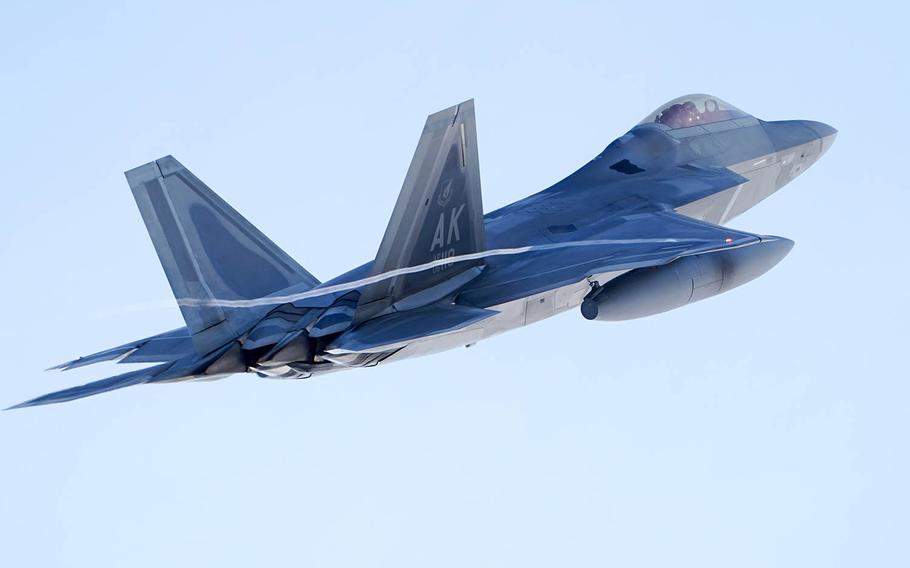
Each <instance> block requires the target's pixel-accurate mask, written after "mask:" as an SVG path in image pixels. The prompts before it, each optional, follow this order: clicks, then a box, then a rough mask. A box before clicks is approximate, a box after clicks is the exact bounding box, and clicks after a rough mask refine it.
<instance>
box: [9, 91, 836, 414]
mask: <svg viewBox="0 0 910 568" xmlns="http://www.w3.org/2000/svg"><path fill="white" fill-rule="evenodd" d="M835 136H836V130H834V129H833V128H831V127H830V126H828V125H825V124H823V123H819V122H814V121H801V120H790V121H776V122H766V121H762V120H759V119H757V118H755V117H753V116H751V115H749V114H747V113H745V112H743V111H741V110H739V109H736V108H735V107H733V106H732V105H729V104H728V103H725V102H723V101H721V100H720V99H716V98H715V97H711V96H710V95H688V96H686V97H680V98H678V99H674V100H673V101H670V102H669V103H667V104H666V105H663V106H662V107H660V108H658V109H657V110H655V112H654V113H652V114H651V115H649V116H648V117H647V118H646V119H645V120H644V121H642V122H641V123H639V124H637V125H636V126H634V127H633V128H632V129H631V130H630V131H629V132H627V133H626V134H624V135H623V136H621V137H620V138H618V139H616V140H615V141H613V142H612V143H611V144H609V145H608V146H607V147H606V148H605V149H604V150H603V152H601V153H600V154H598V155H597V156H596V157H595V158H594V159H592V160H591V161H590V162H588V163H587V164H585V165H584V166H583V167H581V168H580V169H579V170H578V171H576V172H574V173H573V174H571V175H569V176H568V177H566V178H565V179H563V180H562V181H560V182H558V183H556V184H554V185H553V186H551V187H549V188H547V189H545V190H543V191H541V192H539V193H536V194H534V195H531V196H529V197H527V198H525V199H522V200H520V201H517V202H515V203H513V204H511V205H508V206H506V207H503V208H501V209H498V210H496V211H493V212H491V213H488V214H487V215H483V214H482V205H481V196H480V173H479V166H478V156H477V135H476V125H475V118H474V106H473V101H467V102H465V103H462V104H461V105H457V106H454V107H450V108H448V109H445V110H443V111H440V112H438V113H435V114H433V115H431V116H430V117H429V118H428V119H427V123H426V126H425V127H424V131H423V133H422V135H421V138H420V141H419V143H418V146H417V150H416V152H415V155H414V158H413V161H412V163H411V167H410V168H409V170H408V174H407V176H406V178H405V182H404V184H403V186H402V190H401V194H400V196H399V199H398V202H397V203H396V206H395V209H394V212H393V215H392V219H391V220H390V222H389V225H388V228H387V229H386V232H385V235H384V237H383V239H382V243H381V245H380V247H379V252H378V254H377V256H376V260H375V261H373V262H370V263H367V264H364V265H362V266H359V267H356V268H354V269H352V270H350V271H349V272H347V273H344V274H342V275H340V276H337V277H335V278H333V279H331V280H329V281H327V282H325V283H322V284H320V283H319V282H318V281H317V280H316V279H315V278H314V277H313V276H312V275H311V274H309V273H308V272H307V271H306V270H304V269H303V268H302V267H300V266H299V265H298V264H297V263H296V262H294V261H293V260H292V259H290V257H288V256H287V255H286V254H285V253H284V252H283V251H281V250H280V249H279V248H278V247H277V246H275V244H274V243H272V242H271V241H270V240H268V238H266V237H265V236H264V235H263V234H262V233H261V232H259V231H258V230H257V229H255V228H254V227H253V226H252V225H250V224H249V223H248V222H247V221H246V220H244V219H243V218H242V217H241V216H240V215H239V214H238V213H237V212H236V211H234V210H233V209H231V208H230V206H228V205H227V204H226V203H224V201H222V200H221V199H220V198H218V197H217V196H216V195H215V194H214V192H212V191H211V190H210V189H209V188H208V187H206V186H205V185H204V184H203V183H202V182H201V181H200V180H199V179H198V178H196V177H195V176H193V175H192V174H191V173H190V172H189V171H187V170H186V169H185V168H183V166H181V165H180V164H179V163H178V162H177V161H176V160H174V159H173V158H171V157H166V158H162V159H160V160H158V161H156V162H151V163H149V164H146V165H144V166H140V167H139V168H136V169H134V170H131V171H129V172H127V180H128V181H129V184H130V187H131V188H132V190H133V194H134V196H135V198H136V201H137V204H138V205H139V210H140V212H141V213H142V217H143V220H144V221H145V223H146V227H147V229H148V231H149V234H150V236H151V238H152V241H153V243H154V244H155V249H156V251H157V253H158V255H159V258H160V260H161V264H162V266H163V267H164V270H165V274H166V275H167V278H168V280H169V282H170V284H171V287H172V289H173V291H174V294H175V296H176V297H177V300H178V304H179V305H180V308H181V311H182V313H183V316H184V319H185V321H186V327H185V328H182V329H179V330H173V331H171V332H167V333H163V334H159V335H157V336H152V337H149V338H145V339H142V340H138V341H134V342H130V343H126V344H124V345H121V346H119V347H115V348H112V349H108V350H105V351H101V352H99V353H96V354H93V355H89V356H87V357H83V358H80V359H77V360H75V361H70V362H68V363H64V364H63V365H61V366H59V367H58V368H61V369H67V368H74V367H78V366H82V365H88V364H92V363H96V362H101V361H115V360H119V361H122V362H137V361H144V362H152V361H155V362H158V361H161V362H162V364H160V365H157V366H154V367H150V368H148V369H143V370H141V371H136V372H132V373H126V374H123V375H119V376H117V377H112V378H110V379H104V380H101V381H96V382H94V383H89V384H87V385H83V386H80V387H75V388H72V389H66V390H64V391H60V392H58V393H51V394H49V395H44V396H42V397H38V398H36V399H33V400H31V401H28V402H25V403H23V404H21V405H18V406H31V405H37V404H48V403H53V402H62V401H65V400H72V399H75V398H80V397H83V396H89V395H91V394H96V393H99V392H106V391H109V390H113V389H116V388H121V387H123V386H130V385H134V384H142V383H157V382H177V381H187V380H209V379H212V378H218V377H221V376H225V375H226V374H229V373H234V372H244V371H246V372H255V373H257V374H258V375H259V376H262V377H270V378H279V379H300V378H306V377H309V376H312V375H314V374H322V373H328V372H334V371H337V370H342V369H346V368H351V367H363V366H375V365H379V364H383V363H386V362H390V361H395V360H399V359H403V358H408V357H415V356H420V355H426V354H429V353H434V352H437V351H441V350H444V349H451V348H453V347H457V346H461V345H469V344H472V343H475V342H477V341H480V340H482V339H485V338H488V337H491V336H493V335H496V334H498V333H502V332H505V331H508V330H510V329H514V328H516V327H520V326H523V325H527V324H530V323H534V322H537V321H540V320H542V319H545V318H548V317H550V316H552V315H554V314H557V313H560V312H562V311H566V310H569V309H573V308H577V307H578V306H579V305H584V306H585V307H584V308H583V311H584V312H585V315H586V316H589V317H595V318H597V319H626V318H629V317H639V316H642V315H648V314H653V313H658V312H660V311H664V310H667V309H672V308H674V307H678V306H680V305H685V304H687V303H691V302H694V301H697V300H699V299H703V298H706V297H710V296H712V295H716V294H718V293H722V292H723V291H726V290H728V289H730V288H732V287H734V286H739V285H741V284H743V283H745V282H748V281H750V280H752V279H754V278H756V277H757V276H759V275H761V274H763V273H764V272H766V271H767V270H769V269H770V268H771V267H772V266H774V265H775V264H776V263H777V262H778V261H780V259H781V258H783V256H784V255H785V254H786V253H787V252H788V251H789V250H790V247H791V246H792V242H791V241H789V240H787V239H781V238H778V237H762V236H760V235H754V234H751V233H745V232H742V231H736V230H733V229H729V228H726V227H724V226H723V224H724V223H726V222H728V221H729V220H731V219H733V218H735V217H736V216H737V215H739V214H741V213H742V212H744V211H746V210H747V209H749V208H750V207H753V206H754V205H755V204H757V203H759V202H760V201H762V200H763V199H765V198H767V197H768V196H770V195H771V194H772V193H774V192H775V191H777V190H779V189H780V188H781V187H782V186H783V185H785V184H787V183H789V182H790V181H792V180H793V179H795V178H796V177H797V176H799V175H801V174H802V173H803V172H804V171H805V170H806V169H807V168H808V167H809V166H811V165H812V164H813V163H815V161H817V160H818V159H819V158H820V157H821V155H822V154H824V153H825V152H826V151H827V150H828V149H829V148H830V146H831V144H832V143H833V141H834V138H835ZM585 298H587V299H588V301H587V302H583V300H584V299H585Z"/></svg>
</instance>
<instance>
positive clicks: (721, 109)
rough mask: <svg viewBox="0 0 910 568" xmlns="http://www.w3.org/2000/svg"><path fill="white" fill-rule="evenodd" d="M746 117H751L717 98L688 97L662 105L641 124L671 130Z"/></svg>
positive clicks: (707, 96) (708, 96) (705, 96)
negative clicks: (659, 126)
mask: <svg viewBox="0 0 910 568" xmlns="http://www.w3.org/2000/svg"><path fill="white" fill-rule="evenodd" d="M744 116H749V115H748V114H746V113H744V112H743V111H741V110H739V109H738V108H736V107H735V106H733V105H731V104H730V103H727V102H725V101H722V100H720V99H719V98H717V97H712V96H711V95H686V96H684V97H679V98H678V99H673V100H672V101H670V102H668V103H667V104H665V105H662V106H661V107H660V108H659V109H657V110H656V111H654V112H652V113H651V114H649V115H648V116H647V117H645V119H644V120H642V121H641V122H639V124H647V123H652V122H656V123H658V124H663V125H665V126H668V127H670V128H684V127H686V126H695V125H697V124H708V123H710V122H720V121H721V120H730V119H731V118H742V117H744Z"/></svg>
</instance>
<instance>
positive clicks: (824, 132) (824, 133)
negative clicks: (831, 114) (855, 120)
mask: <svg viewBox="0 0 910 568" xmlns="http://www.w3.org/2000/svg"><path fill="white" fill-rule="evenodd" d="M803 124H805V125H806V126H808V127H809V128H811V129H812V130H814V131H815V133H816V134H818V137H819V138H827V137H828V136H835V135H837V129H836V128H834V127H833V126H830V125H828V124H825V123H824V122H816V121H814V120H804V121H803Z"/></svg>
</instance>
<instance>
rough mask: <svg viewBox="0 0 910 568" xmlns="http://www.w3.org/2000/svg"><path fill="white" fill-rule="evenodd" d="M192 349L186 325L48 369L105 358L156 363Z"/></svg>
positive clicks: (63, 368)
mask: <svg viewBox="0 0 910 568" xmlns="http://www.w3.org/2000/svg"><path fill="white" fill-rule="evenodd" d="M192 352H193V345H192V342H191V341H190V336H189V333H188V332H187V330H186V328H185V327H181V328H178V329H173V330H171V331H167V332H165V333H159V334H158V335H153V336H151V337H146V338H145V339H139V340H137V341H131V342H129V343H124V344H123V345H118V346H117V347H111V348H110V349H105V350H104V351H99V352H98V353H92V354H91V355H86V356H84V357H79V358H78V359H73V360H72V361H67V362H66V363H60V364H59V365H55V366H53V367H51V368H50V369H48V371H54V370H60V371H68V370H70V369H78V368H79V367H85V366H87V365H94V364H95V363H101V362H104V361H117V362H118V363H157V362H162V361H174V360H177V359H180V358H181V357H184V356H186V355H187V354H189V353H192Z"/></svg>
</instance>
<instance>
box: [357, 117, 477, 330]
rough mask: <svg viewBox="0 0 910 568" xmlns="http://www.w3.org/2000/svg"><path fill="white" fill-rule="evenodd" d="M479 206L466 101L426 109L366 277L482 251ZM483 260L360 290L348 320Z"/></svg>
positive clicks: (360, 318)
mask: <svg viewBox="0 0 910 568" xmlns="http://www.w3.org/2000/svg"><path fill="white" fill-rule="evenodd" d="M485 247H486V242H485V239H484V229H483V203H482V201H481V195H480V166H479V160H478V153H477V128H476V123H475V119H474V101H473V100H468V101H465V102H463V103H461V104H459V105H455V106H453V107H449V108H447V109H445V110H442V111H439V112H437V113H435V114H431V115H430V116H429V117H427V121H426V124H425V125H424V127H423V133H422V134H421V136H420V141H419V142H418V143H417V150H416V151H415V152H414V158H413V159H412V160H411V166H410V167H409V168H408V173H407V176H406V177H405V180H404V184H403V185H402V187H401V193H400V194H399V196H398V201H397V202H396V203H395V209H394V211H393V212H392V217H391V219H390V220H389V224H388V227H387V228H386V231H385V235H384V236H383V238H382V243H381V244H380V246H379V252H378V253H377V254H376V260H374V261H373V266H372V274H380V273H384V272H388V271H390V270H395V269H398V268H406V267H410V266H417V265H420V264H424V263H427V262H430V261H433V260H438V259H444V258H448V257H453V256H458V255H463V254H469V253H474V252H481V251H483V250H484V249H485ZM481 264H483V261H482V260H476V261H471V262H459V263H456V264H449V265H441V266H437V267H435V268H432V269H430V270H425V271H422V272H416V273H412V274H405V275H402V276H398V277H395V278H392V279H389V280H384V281H382V282H378V283H376V284H372V285H370V286H369V287H367V288H366V289H365V290H364V291H363V294H362V296H361V298H360V303H359V305H358V308H357V313H356V315H355V321H357V322H360V321H364V320H366V319H369V318H370V317H373V316H375V315H377V314H379V313H381V312H383V311H389V310H390V309H394V308H392V306H393V305H394V304H396V302H399V301H400V300H402V299H403V298H407V297H409V296H413V295H414V294H416V293H417V292H422V291H425V290H428V289H430V288H434V287H438V286H439V285H440V284H443V283H444V282H446V281H449V280H451V279H452V278H453V277H455V276H459V275H463V273H464V272H465V271H467V270H471V269H474V272H477V269H476V268H475V267H476V266H478V265H481Z"/></svg>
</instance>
